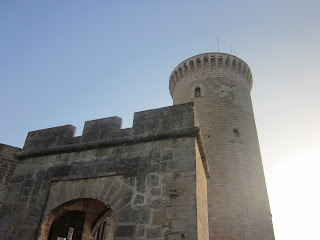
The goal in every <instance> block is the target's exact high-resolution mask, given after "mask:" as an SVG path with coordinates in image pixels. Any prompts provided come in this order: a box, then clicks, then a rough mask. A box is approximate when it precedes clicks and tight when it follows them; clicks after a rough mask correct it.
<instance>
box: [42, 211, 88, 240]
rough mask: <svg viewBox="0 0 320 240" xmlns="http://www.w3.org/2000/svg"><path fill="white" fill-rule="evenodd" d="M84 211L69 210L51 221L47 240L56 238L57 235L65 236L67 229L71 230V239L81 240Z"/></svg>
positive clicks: (84, 217) (55, 239)
mask: <svg viewBox="0 0 320 240" xmlns="http://www.w3.org/2000/svg"><path fill="white" fill-rule="evenodd" d="M85 219H86V213H85V212H83V211H69V212H66V213H64V214H62V215H61V216H60V217H59V218H57V219H56V220H54V221H53V223H52V225H51V228H50V232H49V237H48V240H57V238H58V237H61V238H66V239H68V238H67V236H68V233H69V229H70V228H73V230H72V229H71V232H72V240H81V239H82V233H83V227H84V223H85Z"/></svg>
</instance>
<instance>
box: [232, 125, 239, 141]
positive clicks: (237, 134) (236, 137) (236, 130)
mask: <svg viewBox="0 0 320 240" xmlns="http://www.w3.org/2000/svg"><path fill="white" fill-rule="evenodd" d="M233 140H234V141H235V142H239V141H240V134H239V130H238V129H236V128H235V129H233Z"/></svg>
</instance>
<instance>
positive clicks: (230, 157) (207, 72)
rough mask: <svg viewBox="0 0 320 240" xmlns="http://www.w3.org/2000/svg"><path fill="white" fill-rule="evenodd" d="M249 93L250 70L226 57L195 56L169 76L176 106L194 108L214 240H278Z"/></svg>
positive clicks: (250, 84)
mask: <svg viewBox="0 0 320 240" xmlns="http://www.w3.org/2000/svg"><path fill="white" fill-rule="evenodd" d="M251 88H252V75H251V71H250V68H249V67H248V65H247V64H246V63H245V62H244V61H242V60H241V59H239V58H237V57H235V56H233V55H230V54H225V53H204V54H200V55H196V56H194V57H191V58H189V59H187V60H185V61H183V62H182V63H180V64H179V65H178V66H177V67H176V68H175V69H174V70H173V72H172V74H171V76H170V84H169V89H170V94H171V96H172V98H173V104H174V105H175V104H181V103H186V102H194V104H195V111H196V115H197V118H198V121H199V125H200V129H201V134H202V138H203V141H204V145H205V149H206V153H207V158H208V162H209V166H210V170H211V178H210V179H208V209H209V213H208V214H209V215H208V217H209V233H210V240H226V239H228V240H231V239H234V240H240V239H245V240H251V239H252V240H253V239H254V240H269V239H274V233H273V226H272V220H271V213H270V207H269V201H268V194H267V189H266V184H265V179H264V173H263V167H262V160H261V155H260V149H259V143H258V136H257V131H256V125H255V120H254V115H253V109H252V104H251V97H250V91H251Z"/></svg>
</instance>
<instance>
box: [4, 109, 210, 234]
mask: <svg viewBox="0 0 320 240" xmlns="http://www.w3.org/2000/svg"><path fill="white" fill-rule="evenodd" d="M193 111H194V110H193V105H192V104H184V105H179V106H174V107H168V108H162V109H157V110H150V111H144V112H139V113H135V116H134V122H133V128H130V129H120V128H121V119H120V118H118V117H112V118H106V119H99V120H94V121H89V122H86V124H85V127H84V132H83V135H82V136H80V137H73V134H74V130H75V129H74V127H73V126H70V125H69V126H62V127H57V128H51V129H44V130H39V131H34V132H30V133H29V134H28V137H27V140H26V143H25V147H24V149H23V151H21V152H19V153H18V154H17V158H19V159H20V160H21V161H20V163H19V164H18V165H17V167H16V169H15V172H14V174H13V176H12V178H11V181H10V185H9V191H8V195H7V198H6V200H5V203H4V205H3V207H2V208H1V211H0V239H1V240H2V239H22V238H23V239H27V240H28V239H47V236H48V232H49V229H50V226H51V223H52V222H53V220H54V218H55V217H56V216H57V215H58V214H60V213H61V212H63V211H66V209H68V207H70V206H71V205H70V204H69V205H68V203H70V202H73V201H74V200H79V199H80V200H81V199H83V202H85V201H86V199H93V200H97V201H99V202H102V203H103V204H104V205H105V206H107V205H108V206H110V208H111V209H112V212H113V213H114V216H115V231H114V237H115V239H172V240H173V239H207V238H206V237H205V233H204V234H203V233H201V234H202V235H201V236H202V237H201V238H198V237H197V236H198V232H199V231H198V229H199V227H198V225H199V224H200V225H201V229H208V226H207V224H208V223H207V222H206V218H205V216H204V215H205V214H204V213H203V208H204V207H205V194H204V193H205V192H202V190H204V188H205V186H206V177H208V176H209V172H208V169H207V168H206V167H205V166H206V164H203V163H204V162H205V161H206V159H205V155H204V150H203V149H201V146H202V143H199V141H200V140H199V139H198V138H197V136H198V133H199V128H197V127H195V124H194V113H193ZM198 146H199V147H198ZM197 174H199V177H197ZM198 185H199V186H198ZM66 203H67V204H66ZM77 204H78V205H81V204H80V202H78V203H77ZM77 204H76V205H72V206H73V208H75V206H77ZM82 209H83V206H82ZM88 216H89V217H91V218H92V217H93V216H94V215H92V214H91V215H90V214H89V213H88ZM199 216H200V217H199ZM199 219H200V220H199ZM86 221H88V223H90V224H86V225H85V229H84V234H87V235H85V236H87V237H88V236H89V235H90V233H91V232H90V231H92V230H91V228H92V223H94V222H95V221H93V220H86ZM202 231H204V232H205V230H202ZM88 234H89V235H88ZM85 239H87V238H85Z"/></svg>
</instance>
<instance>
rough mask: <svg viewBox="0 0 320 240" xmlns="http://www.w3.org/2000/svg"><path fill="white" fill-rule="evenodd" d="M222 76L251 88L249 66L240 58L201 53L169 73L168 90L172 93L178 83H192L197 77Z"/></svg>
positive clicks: (221, 54)
mask: <svg viewBox="0 0 320 240" xmlns="http://www.w3.org/2000/svg"><path fill="white" fill-rule="evenodd" d="M212 74H216V75H219V74H220V75H223V76H225V77H228V78H231V79H234V80H236V81H239V82H241V83H243V84H244V85H245V86H246V87H248V88H249V89H250V90H251V88H252V82H253V81H252V74H251V70H250V68H249V66H248V65H247V63H245V62H244V61H243V60H241V59H240V58H237V57H236V56H233V55H230V54H226V53H219V52H218V53H203V54H199V55H196V56H193V57H191V58H188V59H186V60H184V61H183V62H181V63H180V64H179V65H178V66H177V67H176V68H175V69H174V70H173V71H172V73H171V75H170V79H169V90H170V94H171V96H172V97H173V92H174V91H175V88H176V86H177V85H178V84H179V82H183V81H187V82H189V81H193V80H194V79H196V78H197V76H201V77H204V76H205V75H208V76H212Z"/></svg>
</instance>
